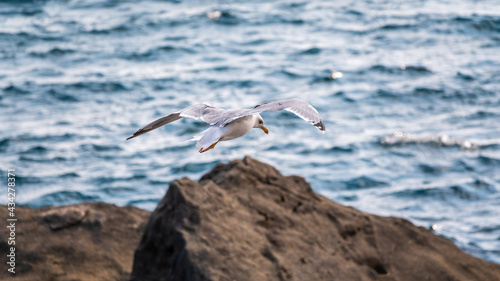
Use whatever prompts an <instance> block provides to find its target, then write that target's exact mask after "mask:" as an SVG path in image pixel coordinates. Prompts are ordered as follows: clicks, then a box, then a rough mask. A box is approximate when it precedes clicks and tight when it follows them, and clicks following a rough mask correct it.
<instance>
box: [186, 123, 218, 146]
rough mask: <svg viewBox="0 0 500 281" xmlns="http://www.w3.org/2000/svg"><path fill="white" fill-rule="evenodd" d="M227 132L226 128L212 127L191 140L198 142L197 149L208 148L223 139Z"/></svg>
mask: <svg viewBox="0 0 500 281" xmlns="http://www.w3.org/2000/svg"><path fill="white" fill-rule="evenodd" d="M226 131H227V128H224V127H219V126H210V127H209V128H208V129H206V130H205V131H203V132H201V133H199V134H197V135H196V136H194V137H193V138H192V139H191V140H192V141H196V147H197V148H207V147H209V146H211V145H212V144H214V143H215V142H217V141H218V140H219V139H220V138H222V137H223V136H224V133H226Z"/></svg>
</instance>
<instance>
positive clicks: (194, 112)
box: [126, 103, 226, 140]
mask: <svg viewBox="0 0 500 281" xmlns="http://www.w3.org/2000/svg"><path fill="white" fill-rule="evenodd" d="M225 112H226V110H225V109H222V108H218V107H215V106H211V105H208V104H205V103H199V104H193V105H191V106H188V107H186V108H184V109H182V110H180V111H177V112H174V113H171V114H169V115H167V116H164V117H162V118H159V119H156V120H155V121H153V122H151V123H149V124H147V125H146V126H144V127H142V128H140V129H139V130H137V132H135V133H134V134H133V135H131V136H130V137H128V138H127V139H126V140H129V139H132V138H135V137H137V136H140V135H143V134H145V133H147V132H150V131H152V130H154V129H157V128H160V127H161V126H164V125H166V124H168V123H172V122H174V121H176V120H179V119H181V118H183V117H188V118H193V119H196V120H202V121H204V122H207V123H209V124H211V125H212V124H214V123H216V122H218V121H219V120H220V117H221V116H223V114H224V113H225Z"/></svg>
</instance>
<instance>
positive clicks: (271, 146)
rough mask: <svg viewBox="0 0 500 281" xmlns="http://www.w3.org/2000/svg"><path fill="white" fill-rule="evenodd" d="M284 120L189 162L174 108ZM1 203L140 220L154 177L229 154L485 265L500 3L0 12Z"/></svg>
mask: <svg viewBox="0 0 500 281" xmlns="http://www.w3.org/2000/svg"><path fill="white" fill-rule="evenodd" d="M289 98H301V99H303V100H305V101H307V102H309V103H310V104H312V105H313V106H314V107H315V108H316V109H317V110H318V112H319V113H320V115H321V117H322V119H323V121H324V123H325V126H326V134H321V132H320V131H318V130H317V129H316V128H314V127H313V126H311V125H310V124H308V123H307V122H304V121H303V120H301V119H300V118H298V117H296V116H295V115H293V114H292V113H289V112H267V113H263V114H262V116H263V118H264V120H265V124H266V126H267V127H268V128H269V130H270V133H269V135H266V134H264V133H263V132H262V131H260V130H252V131H251V132H249V133H248V134H247V135H245V136H243V137H241V138H238V139H235V140H232V141H228V142H221V143H219V144H218V145H217V146H216V147H215V149H213V150H210V151H208V152H206V153H203V154H200V153H198V149H196V147H195V146H194V143H193V142H186V141H187V140H189V139H190V138H191V137H192V136H193V135H194V134H196V133H198V132H200V131H202V130H204V129H205V128H207V124H205V123H203V122H201V121H196V120H191V119H187V118H184V119H181V120H180V121H177V122H175V123H172V124H169V125H167V126H165V127H162V128H161V129H158V130H155V131H153V132H150V133H148V134H146V135H143V136H140V137H137V138H135V139H133V140H130V141H126V142H124V139H125V138H126V137H128V136H130V135H131V134H132V133H134V132H135V131H136V130H137V129H139V128H140V127H142V126H144V125H146V124H147V123H149V122H150V121H153V120H155V119H156V118H159V117H161V116H164V115H167V114H169V113H172V112H175V111H178V110H180V109H183V108H185V107H187V106H189V105H191V104H195V103H200V102H207V103H209V104H212V105H216V106H219V107H222V108H251V107H253V106H255V105H257V104H259V103H263V102H268V101H273V100H279V99H289ZM0 124H1V125H0V168H1V173H2V175H1V177H2V182H3V184H2V185H3V187H2V192H0V203H1V204H6V203H7V202H8V198H7V192H6V191H7V169H9V168H10V169H15V182H16V186H15V188H16V189H15V190H16V203H17V204H18V205H24V206H29V207H41V206H59V205H67V204H74V203H81V202H94V201H104V202H108V203H113V204H117V205H119V206H124V205H133V206H137V207H139V208H144V209H147V210H153V209H154V208H155V206H156V204H157V203H158V201H159V200H160V199H161V198H162V197H163V196H164V194H165V192H166V191H167V189H168V185H169V183H170V182H171V181H173V180H175V179H179V178H181V177H189V178H191V179H193V180H198V179H199V178H200V177H201V176H202V175H203V174H204V173H207V172H208V171H210V170H211V169H212V168H213V167H214V166H215V165H216V164H218V163H221V162H229V161H231V160H233V159H242V158H243V157H245V156H246V155H248V156H251V157H253V158H255V159H258V160H260V161H263V162H266V163H268V164H271V165H273V166H274V167H276V168H277V169H278V170H280V171H281V172H282V173H283V174H285V175H300V176H303V177H305V178H306V180H307V181H308V182H309V183H310V184H311V186H312V187H313V189H314V190H315V191H316V192H318V193H320V194H322V195H324V196H326V197H328V198H331V199H332V200H334V201H336V202H339V203H341V204H345V205H349V206H353V207H355V208H357V209H359V210H362V211H366V212H370V213H374V214H377V215H382V216H397V217H403V218H406V219H408V220H410V221H412V222H413V223H415V224H416V225H419V226H422V227H425V228H428V229H430V230H432V231H433V232H435V233H436V234H438V235H440V236H443V237H446V238H448V239H450V240H452V241H453V242H454V243H455V244H456V245H457V246H458V247H460V248H461V249H463V250H465V251H466V252H468V253H470V254H472V255H474V256H477V257H480V258H482V259H485V260H487V261H490V262H494V263H500V3H499V2H498V0H494V1H489V0H482V1H473V0H454V1H450V0H426V1H424V0H417V1H406V0H400V1H398V0H396V1H383V0H371V1H354V0H339V1H324V0H311V1H302V0H293V1H144V0H141V1H136V0H134V1H117V0H44V1H41V0H12V1H1V2H0Z"/></svg>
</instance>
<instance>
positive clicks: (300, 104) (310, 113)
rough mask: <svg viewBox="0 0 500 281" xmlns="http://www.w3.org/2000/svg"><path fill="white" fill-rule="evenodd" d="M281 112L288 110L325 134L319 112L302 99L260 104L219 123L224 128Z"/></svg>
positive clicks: (239, 111) (240, 111)
mask: <svg viewBox="0 0 500 281" xmlns="http://www.w3.org/2000/svg"><path fill="white" fill-rule="evenodd" d="M281 110H286V111H290V112H292V113H294V114H295V115H297V116H299V117H300V118H302V119H304V120H306V121H307V122H309V123H311V124H313V125H314V126H315V127H316V128H318V129H319V130H320V131H322V132H323V133H325V125H324V124H323V121H322V120H321V117H320V116H319V113H318V111H317V110H316V109H315V108H314V107H313V106H312V105H310V104H309V103H307V102H305V101H303V100H300V99H290V100H278V101H272V102H268V103H263V104H259V105H257V106H255V107H254V108H252V109H244V110H238V112H237V114H234V115H233V116H231V117H230V118H225V119H224V120H223V121H222V122H220V123H218V125H219V126H221V127H223V126H225V125H227V124H229V123H231V122H233V121H234V120H236V119H239V118H242V117H245V116H248V115H253V114H257V113H262V112H265V111H281ZM228 111H229V110H228Z"/></svg>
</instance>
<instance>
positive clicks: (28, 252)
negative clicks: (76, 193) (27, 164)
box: [0, 203, 150, 281]
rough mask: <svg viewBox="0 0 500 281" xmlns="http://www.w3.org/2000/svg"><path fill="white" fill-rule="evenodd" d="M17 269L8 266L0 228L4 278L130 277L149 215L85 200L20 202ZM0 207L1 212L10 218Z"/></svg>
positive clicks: (1, 274) (87, 280)
mask: <svg viewBox="0 0 500 281" xmlns="http://www.w3.org/2000/svg"><path fill="white" fill-rule="evenodd" d="M15 214H16V218H17V219H18V221H17V222H16V231H15V233H16V239H15V241H16V245H15V247H16V251H15V253H16V270H15V271H16V273H15V274H12V273H10V272H8V271H7V268H8V266H7V264H6V262H7V257H6V255H7V254H6V253H8V252H7V250H8V249H10V247H11V246H10V245H8V240H7V239H8V235H9V234H8V233H7V231H1V232H0V252H1V253H2V255H1V257H0V263H1V264H2V266H1V268H2V270H0V280H26V281H36V280H54V281H56V280H75V281H76V280H82V281H91V280H128V279H129V276H130V271H131V269H132V258H133V251H134V249H135V247H136V246H137V245H138V243H139V240H140V237H141V235H142V233H143V231H144V227H145V225H146V222H147V218H148V216H149V214H150V212H148V211H144V210H141V209H138V208H135V207H117V206H114V205H110V204H105V203H87V204H77V205H70V206H64V207H48V208H40V209H30V208H26V207H17V208H16V209H15ZM7 215H8V214H7V207H6V206H1V208H0V217H1V218H3V221H5V219H6V218H7Z"/></svg>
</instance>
